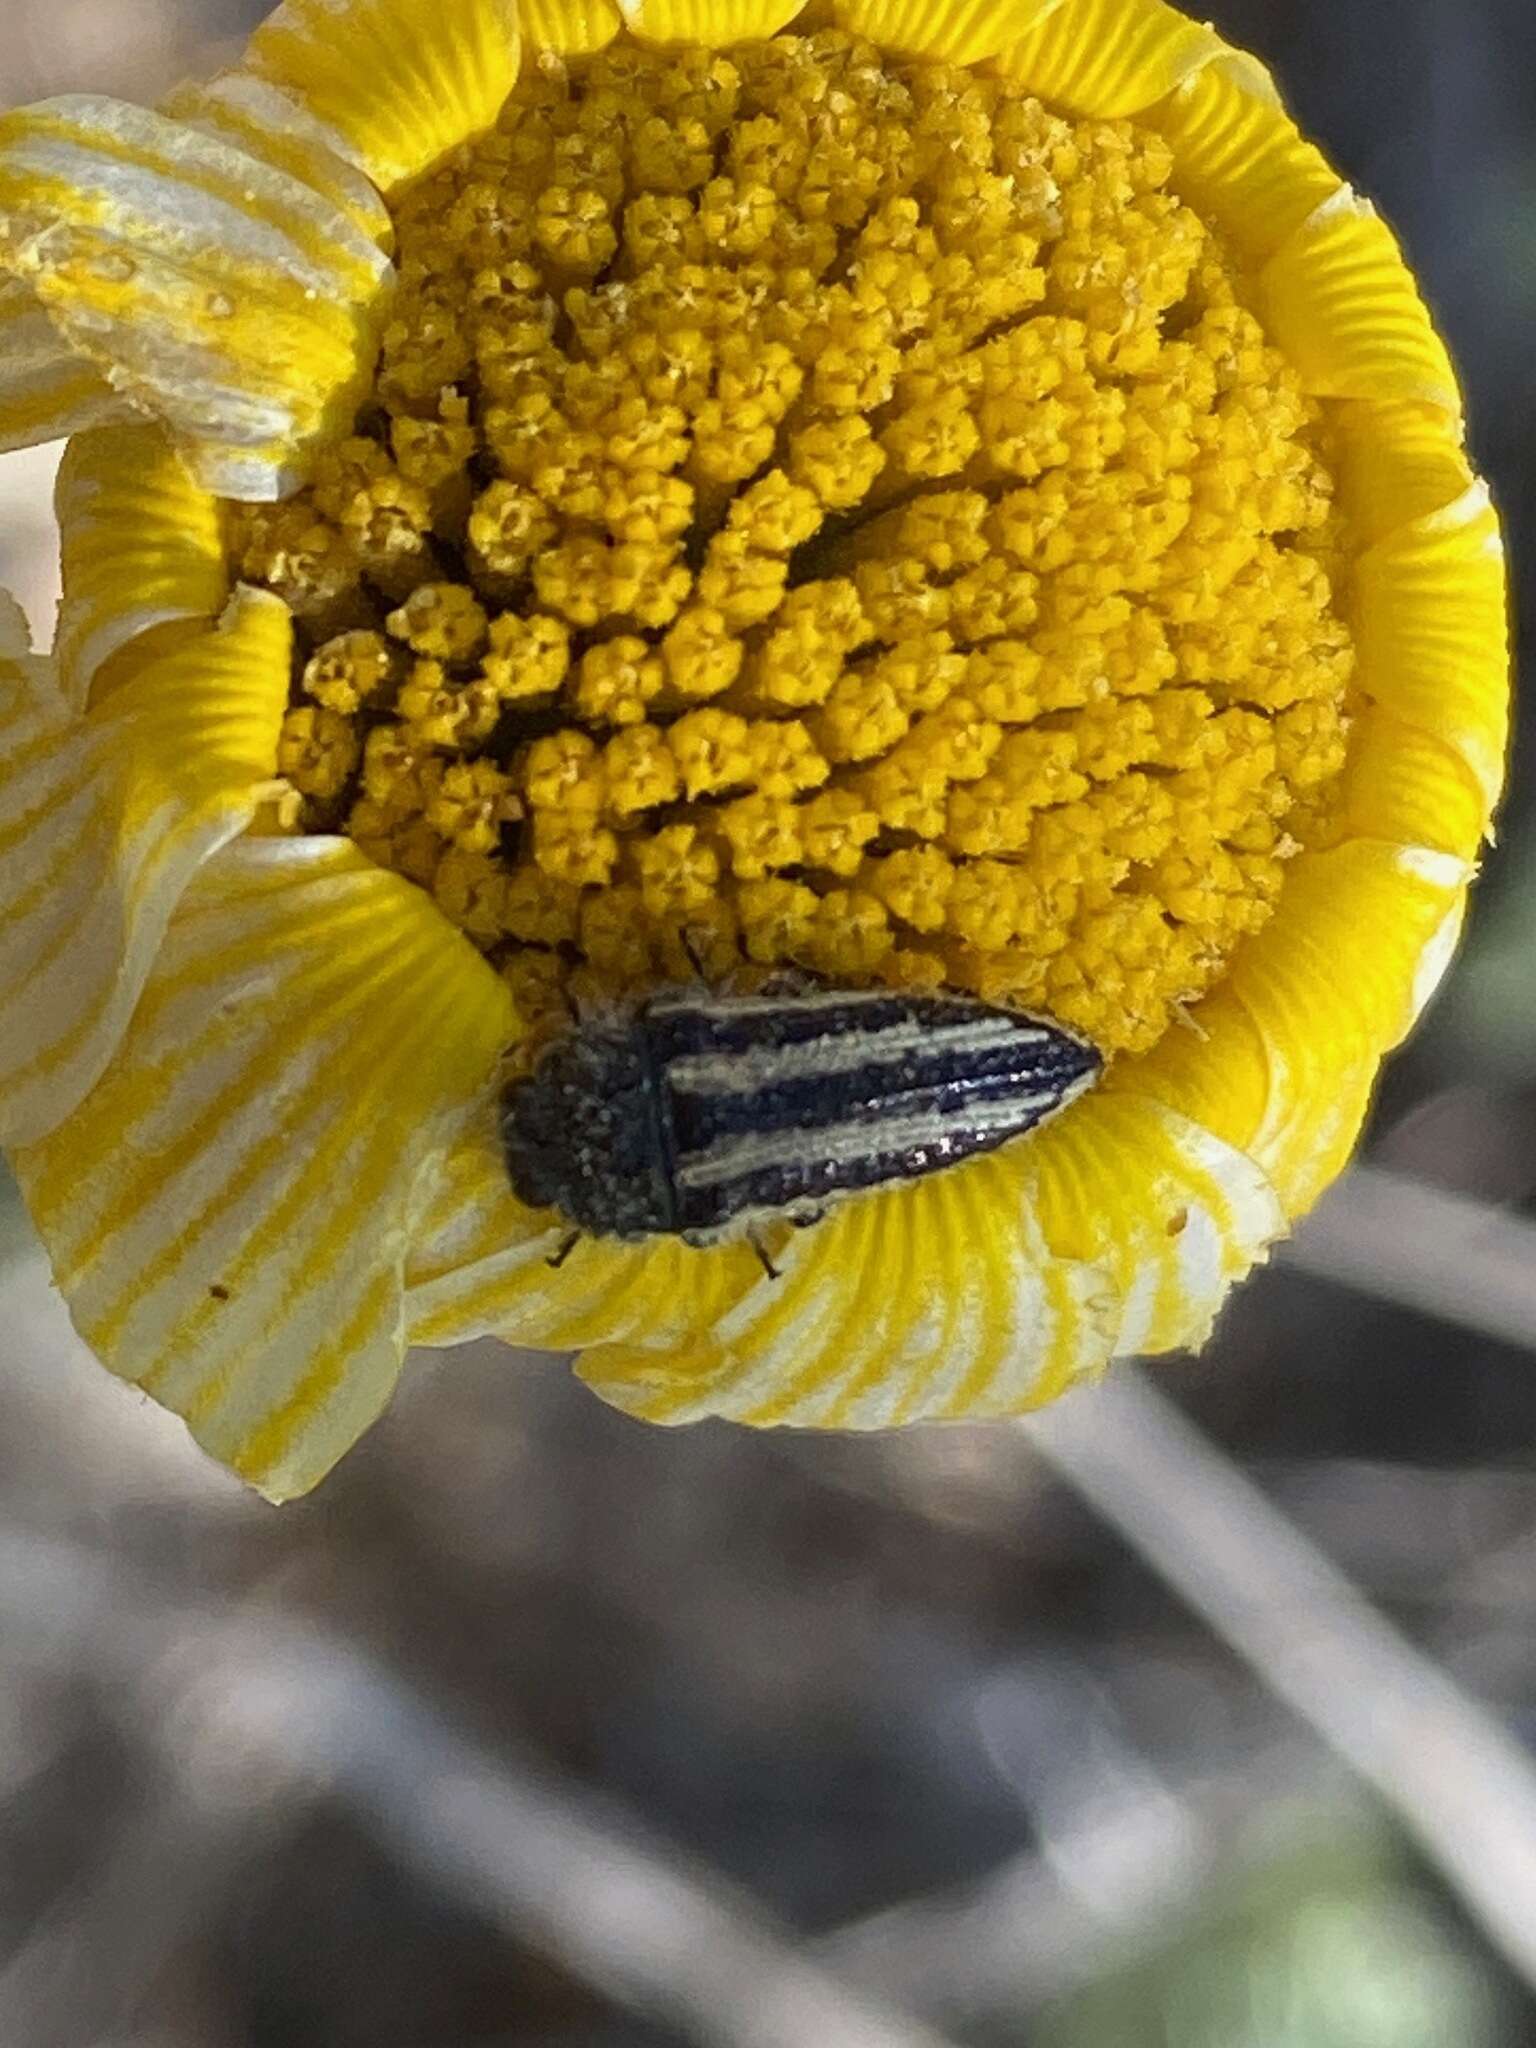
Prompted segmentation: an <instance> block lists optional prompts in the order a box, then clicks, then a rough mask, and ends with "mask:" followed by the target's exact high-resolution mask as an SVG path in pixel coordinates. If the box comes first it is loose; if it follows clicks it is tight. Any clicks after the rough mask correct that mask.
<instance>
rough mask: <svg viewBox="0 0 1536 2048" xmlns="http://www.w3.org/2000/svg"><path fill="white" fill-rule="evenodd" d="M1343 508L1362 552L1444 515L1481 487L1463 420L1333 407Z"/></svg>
mask: <svg viewBox="0 0 1536 2048" xmlns="http://www.w3.org/2000/svg"><path fill="white" fill-rule="evenodd" d="M1328 424H1329V426H1330V428H1331V429H1332V432H1333V444H1334V449H1335V473H1336V475H1337V478H1338V486H1339V509H1340V511H1341V512H1342V513H1343V515H1344V517H1345V519H1346V520H1347V522H1348V527H1349V532H1350V534H1351V536H1352V537H1353V538H1354V539H1355V540H1356V542H1357V544H1358V545H1359V546H1360V547H1362V548H1367V547H1370V546H1371V545H1372V544H1373V543H1374V542H1376V541H1379V540H1385V539H1386V537H1387V536H1388V535H1389V534H1392V533H1396V532H1397V531H1398V530H1399V529H1400V528H1401V527H1404V526H1411V525H1413V524H1414V523H1415V521H1417V520H1420V519H1427V518H1428V517H1429V516H1430V514H1431V513H1434V512H1444V511H1445V510H1446V508H1447V507H1448V506H1451V505H1454V504H1456V503H1457V501H1458V500H1460V499H1465V497H1466V494H1467V493H1468V491H1470V490H1471V489H1472V487H1473V485H1474V484H1475V483H1476V482H1477V478H1476V476H1475V475H1474V473H1473V470H1472V465H1471V463H1470V462H1469V461H1468V460H1467V453H1466V448H1465V446H1464V444H1463V433H1462V425H1461V422H1460V421H1459V420H1457V419H1453V418H1448V417H1447V415H1446V414H1445V413H1444V412H1443V411H1442V410H1441V408H1440V407H1439V406H1437V405H1414V404H1406V405H1379V404H1372V403H1370V402H1368V401H1365V402H1363V401H1354V402H1350V401H1343V402H1341V403H1339V404H1337V405H1334V406H1330V408H1329V411H1328Z"/></svg>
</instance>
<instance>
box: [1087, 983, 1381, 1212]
mask: <svg viewBox="0 0 1536 2048" xmlns="http://www.w3.org/2000/svg"><path fill="white" fill-rule="evenodd" d="M1199 1027H1200V1028H1199V1033H1198V1035H1197V1034H1196V1033H1195V1032H1193V1031H1171V1032H1169V1033H1168V1035H1167V1037H1166V1038H1165V1039H1164V1040H1163V1041H1162V1043H1161V1044H1160V1045H1159V1046H1158V1047H1157V1048H1156V1050H1155V1051H1153V1052H1152V1053H1151V1054H1149V1055H1148V1056H1147V1057H1146V1058H1145V1059H1141V1060H1137V1061H1135V1062H1127V1063H1126V1064H1125V1065H1124V1067H1122V1068H1117V1069H1114V1070H1112V1071H1111V1073H1110V1075H1109V1077H1108V1079H1107V1080H1106V1082H1105V1087H1106V1089H1107V1090H1110V1091H1113V1090H1116V1089H1119V1090H1123V1091H1125V1092H1128V1093H1131V1094H1135V1095H1139V1096H1150V1097H1152V1098H1153V1099H1155V1100H1156V1101H1159V1102H1163V1103H1166V1104H1167V1105H1168V1106H1169V1107H1170V1108H1171V1109H1174V1110H1177V1111H1178V1112H1179V1114H1180V1115H1181V1116H1183V1117H1185V1118H1187V1119H1188V1120H1189V1121H1190V1122H1191V1123H1193V1124H1195V1125H1198V1126H1199V1127H1201V1128H1202V1129H1205V1130H1208V1131H1210V1132H1212V1133H1213V1134H1214V1135H1215V1136H1216V1137H1218V1138H1220V1139H1221V1140H1222V1141H1223V1142H1224V1143H1225V1144H1227V1145H1230V1146H1232V1147H1234V1148H1235V1149H1236V1150H1238V1151H1240V1152H1243V1153H1244V1154H1245V1155H1247V1156H1250V1157H1253V1156H1254V1155H1255V1153H1257V1152H1258V1151H1259V1148H1260V1145H1261V1143H1262V1154H1261V1156H1260V1157H1259V1158H1257V1159H1256V1163H1257V1164H1260V1165H1262V1168H1263V1171H1264V1175H1265V1178H1266V1179H1267V1180H1268V1181H1269V1183H1270V1185H1271V1186H1272V1187H1273V1189H1274V1191H1275V1194H1276V1196H1277V1197H1278V1199H1279V1202H1280V1204H1281V1207H1282V1209H1283V1210H1284V1212H1285V1215H1286V1216H1287V1217H1288V1218H1289V1219H1290V1220H1292V1221H1294V1220H1295V1219H1296V1218H1297V1217H1299V1216H1302V1215H1304V1214H1305V1213H1306V1211H1307V1210H1308V1209H1310V1208H1311V1206H1312V1204H1313V1203H1314V1202H1315V1201H1316V1200H1317V1198H1318V1196H1319V1195H1320V1194H1321V1193H1322V1191H1323V1189H1324V1188H1325V1187H1327V1186H1328V1184H1329V1182H1330V1181H1332V1180H1333V1179H1334V1178H1335V1177H1336V1175H1337V1174H1339V1173H1340V1172H1341V1171H1342V1169H1343V1168H1344V1166H1345V1164H1346V1163H1347V1161H1348V1159H1349V1155H1350V1153H1351V1152H1352V1151H1353V1150H1354V1147H1355V1144H1356V1141H1357V1140H1358V1138H1359V1135H1360V1127H1361V1125H1362V1123H1363V1122H1364V1120H1365V1113H1366V1110H1367V1109H1368V1107H1369V1106H1370V1099H1371V1090H1372V1088H1373V1086H1374V1083H1375V1080H1376V1075H1377V1072H1378V1070H1379V1068H1380V1064H1381V1062H1380V1059H1379V1058H1378V1056H1377V1055H1376V1054H1375V1052H1370V1053H1367V1054H1363V1055H1360V1056H1357V1057H1352V1058H1349V1059H1347V1060H1346V1061H1344V1062H1343V1063H1341V1064H1340V1065H1338V1066H1337V1067H1336V1068H1335V1069H1334V1070H1333V1071H1332V1072H1330V1074H1329V1077H1328V1083H1327V1086H1326V1087H1325V1088H1321V1089H1319V1090H1318V1092H1317V1094H1316V1095H1315V1096H1314V1097H1313V1099H1312V1100H1311V1102H1310V1103H1309V1104H1308V1105H1306V1107H1305V1110H1304V1111H1303V1112H1301V1113H1292V1114H1286V1113H1285V1112H1284V1110H1283V1108H1282V1106H1281V1102H1280V1096H1281V1094H1282V1093H1283V1091H1284V1089H1285V1087H1286V1085H1287V1078H1286V1073H1285V1070H1284V1069H1281V1070H1279V1071H1278V1072H1272V1071H1271V1067H1270V1059H1269V1052H1268V1047H1267V1045H1266V1042H1265V1038H1264V1035H1263V1033H1262V1032H1261V1031H1260V1029H1259V1026H1258V1025H1257V1024H1256V1023H1255V1022H1254V1019H1253V1017H1252V1016H1251V1015H1250V1014H1249V1012H1248V1011H1247V1010H1246V1009H1245V1008H1244V1007H1243V1005H1242V1003H1241V1002H1239V1001H1238V1000H1237V999H1236V997H1234V996H1233V995H1232V994H1230V992H1228V991H1227V990H1225V989H1218V990H1217V991H1216V993H1215V994H1214V995H1212V996H1208V997H1207V998H1206V1000H1205V1001H1204V1002H1203V1003H1202V1004H1201V1005H1200V1010H1199ZM1272 1104H1273V1114H1271V1108H1272Z"/></svg>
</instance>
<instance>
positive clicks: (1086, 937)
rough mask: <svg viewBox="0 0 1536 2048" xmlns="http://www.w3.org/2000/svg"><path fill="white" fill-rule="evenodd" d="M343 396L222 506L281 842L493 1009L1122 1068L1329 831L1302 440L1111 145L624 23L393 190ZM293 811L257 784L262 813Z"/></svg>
mask: <svg viewBox="0 0 1536 2048" xmlns="http://www.w3.org/2000/svg"><path fill="white" fill-rule="evenodd" d="M390 208H391V212H392V215H393V221H394V227H395V233H396V240H397V248H398V268H399V274H400V288H399V292H398V294H397V297H396V300H395V303H394V305H393V307H392V309H391V314H390V320H389V324H388V327H387V329H386V331H385V333H384V336H383V344H382V354H381V358H380V363H379V369H378V375H377V382H376V387H375V391H374V394H373V397H372V400H371V402H370V403H369V404H368V405H367V406H366V407H365V408H364V410H363V412H362V413H361V415H360V417H359V424H358V427H357V430H356V431H355V432H354V434H353V435H352V437H351V438H350V439H348V440H345V441H343V442H341V443H340V444H338V445H337V446H335V447H333V448H332V449H331V450H330V451H329V452H328V453H327V454H325V455H324V456H323V457H322V458H321V460H320V462H319V464H318V467H317V470H316V473H315V476H314V479H313V482H312V483H311V484H310V485H309V487H308V488H307V489H306V490H305V491H304V492H303V493H302V494H301V495H300V496H299V497H298V498H296V499H293V500H291V501H290V502H288V503H286V504H281V505H276V506H262V507H244V508H237V509H234V510H233V511H232V514H231V518H230V536H231V538H230V549H231V564H232V568H233V569H234V571H235V573H236V574H237V575H239V576H241V577H244V578H245V579H247V580H249V581H253V582H256V583H258V584H264V585H266V586H267V587H269V588H271V589H273V590H275V591H277V592H278V593H279V594H280V595H282V596H283V597H284V599H285V600H286V601H287V602H288V603H289V605H290V606H291V607H292V609H293V611H294V614H295V618H296V620H297V627H298V642H299V658H298V660H297V661H296V664H295V684H294V691H293V698H292V703H291V708H290V711H289V714H288V718H287V720H286V722H285V725H284V729H283V735H282V742H281V761H280V769H281V773H282V775H283V776H284V777H285V779H286V781H287V783H288V784H289V786H290V792H291V793H290V795H289V796H288V797H286V798H285V799H284V801H285V803H286V804H288V805H289V815H290V817H291V819H292V820H296V821H297V822H299V823H300V824H302V826H303V827H304V828H305V829H310V830H328V831H329V830H342V831H345V832H347V833H349V834H350V835H351V836H352V837H353V838H354V839H355V840H356V841H357V842H358V844H359V845H361V846H362V847H363V848H364V849H365V850H366V851H367V852H368V854H369V855H370V856H371V857H372V858H373V859H375V860H377V861H379V862H381V863H382V864H384V865H385V866H388V867H391V868H394V869H396V870H398V871H399V872H401V873H403V874H405V875H407V876H408V877H410V879H412V880H413V881H416V882H418V883H420V884H421V886H423V887H424V888H427V889H429V890H431V892H432V893H433V896H434V898H435V900H436V902H437V903H438V905H439V907H440V908H441V910H442V911H443V913H444V915H445V916H447V917H448V918H449V919H451V920H452V922H453V923H454V924H455V925H457V926H458V927H459V928H460V929H461V930H462V931H463V932H465V933H466V934H467V935H468V937H469V938H470V939H472V940H473V942H474V943H475V944H476V945H477V946H479V947H480V948H481V949H482V950H483V951H484V952H485V953H486V954H487V955H488V956H489V957H490V958H491V960H492V961H493V962H494V963H495V965H496V966H497V967H498V969H499V970H500V971H501V972H502V973H503V974H504V976H505V977H506V979H507V981H508V983H509V985H510V986H511V988H512V990H513V993H514V996H515V998H516V1001H517V1004H518V1009H519V1013H520V1015H522V1016H523V1017H524V1018H526V1019H527V1020H528V1021H529V1023H530V1025H531V1026H532V1028H533V1029H534V1030H535V1031H537V1030H538V1029H539V1028H540V1027H541V1025H542V1024H544V1023H547V1024H549V1025H550V1026H551V1027H553V1026H554V1025H555V1024H557V1023H558V1022H559V1021H560V1020H562V1019H563V1018H564V1017H565V1016H566V1015H567V1014H568V1008H569V1004H570V1002H571V1001H572V1000H579V999H582V998H585V997H586V996H588V995H602V994H605V993H606V994H607V995H610V996H611V995H613V994H617V993H622V992H625V991H638V990H641V989H644V988H648V987H651V986H655V985H656V984H658V983H660V982H663V981H667V980H676V979H684V978H688V977H690V976H691V975H692V974H693V973H694V972H696V971H697V969H698V968H700V967H702V968H703V970H704V971H705V972H706V973H707V974H708V976H709V977H710V978H711V979H712V980H716V981H719V982H721V983H729V982H730V981H731V979H732V977H733V976H736V975H739V974H740V975H753V974H761V973H763V972H765V971H766V972H771V971H772V970H775V969H780V968H787V967H799V968H803V969H809V970H810V971H812V972H813V973H816V974H820V975H824V976H827V977H829V978H830V979H832V980H835V981H848V982H852V983H868V982H880V983H885V984H887V985H889V986H891V987H894V988H901V989H936V988H940V987H945V986H947V987H950V988H954V989H960V990H967V991H972V992H974V993H976V994H978V995H980V996H981V997H983V998H984V999H985V1000H988V1001H992V1002H998V1003H1006V1004H1013V1005H1017V1006H1019V1007H1022V1008H1024V1009H1027V1010H1035V1011H1039V1012H1042V1013H1044V1014H1046V1015H1049V1016H1051V1017H1053V1018H1055V1019H1057V1020H1058V1021H1060V1022H1061V1023H1063V1024H1065V1025H1069V1026H1071V1027H1073V1028H1075V1029H1077V1030H1080V1031H1082V1032H1084V1033H1086V1034H1087V1035H1088V1036H1089V1037H1091V1038H1092V1039H1093V1040H1094V1041H1095V1043H1096V1044H1097V1045H1098V1046H1099V1047H1100V1048H1101V1049H1102V1050H1103V1051H1104V1052H1105V1053H1106V1054H1107V1055H1113V1054H1116V1053H1135V1052H1141V1051H1144V1050H1146V1049H1147V1048H1149V1047H1150V1046H1152V1045H1153V1044H1154V1043H1155V1042H1156V1041H1157V1040H1158V1039H1159V1038H1160V1037H1161V1036H1162V1034H1163V1033H1164V1031H1165V1030H1166V1029H1167V1028H1168V1026H1169V1024H1170V1022H1171V1020H1173V1019H1174V1018H1175V1017H1176V1016H1177V1015H1179V1014H1180V1013H1181V1012H1182V1009H1183V1007H1184V1006H1185V1005H1187V1004H1189V1003H1191V1002H1194V1001H1195V1000H1197V999H1198V998H1199V997H1200V996H1201V995H1202V994H1203V993H1204V992H1205V991H1206V990H1207V989H1209V988H1211V987H1212V986H1213V985H1214V984H1215V983H1217V982H1218V981H1219V980H1220V979H1221V977H1222V975H1223V973H1224V971H1225V968H1226V965H1227V962H1228V960H1229V958H1230V956H1231V954H1232V951H1233V948H1234V947H1236V946H1237V945H1238V944H1239V943H1240V942H1241V941H1242V940H1243V939H1244V938H1245V937H1246V936H1247V935H1249V934H1250V933H1252V932H1255V931H1257V930H1258V929H1260V928H1261V927H1262V925H1263V924H1264V923H1265V922H1266V920H1267V919H1268V918H1269V916H1270V915H1271V913H1272V911H1273V909H1274V907H1275V904H1276V901H1277V899H1278V897H1279V894H1280V891H1281V887H1282V884H1283V881H1284V876H1285V870H1286V864H1287V863H1288V862H1289V861H1290V860H1291V859H1292V858H1293V857H1294V856H1295V855H1296V854H1297V853H1298V852H1299V851H1300V850H1302V849H1303V848H1304V847H1306V846H1308V845H1312V844H1317V843H1321V842H1323V841H1325V840H1326V839H1327V837H1328V835H1329V834H1330V832H1332V831H1333V829H1334V823H1335V810H1336V807H1337V806H1338V804H1339V803H1340V801H1341V800H1342V799H1341V794H1340V792H1341V788H1342V783H1343V769H1344V762H1345V754H1346V749H1347V747H1348V742H1349V732H1350V724H1351V719H1352V716H1353V715H1354V712H1355V710H1356V703H1355V699H1354V696H1353V694H1352V693H1353V690H1354V666H1355V650H1354V645H1353V641H1352V637H1351V633H1350V630H1349V625H1348V623H1347V620H1348V617H1349V606H1350V601H1351V585H1350V577H1351V573H1352V572H1351V564H1350V558H1349V554H1348V551H1347V549H1346V548H1345V545H1344V542H1343V539H1342V538H1341V521H1340V517H1339V514H1338V512H1337V511H1336V509H1335V503H1334V499H1335V492H1334V481H1333V466H1334V460H1335V450H1334V448H1333V446H1332V439H1331V435H1332V429H1331V427H1330V426H1329V424H1328V423H1327V420H1326V419H1325V409H1324V407H1323V406H1322V404H1320V402H1319V401H1318V400H1317V399H1315V398H1314V397H1311V396H1309V395H1308V394H1307V391H1306V390H1305V389H1304V388H1303V382H1302V379H1301V378H1300V376H1299V375H1298V374H1297V373H1296V371H1294V370H1293V369H1292V368H1291V367H1290V366H1289V365H1288V364H1287V362H1286V360H1285V359H1284V357H1283V356H1282V355H1281V353H1280V352H1279V350H1278V349H1277V348H1276V347H1275V346H1273V345H1272V343H1271V341H1270V339H1269V337H1268V335H1267V334H1266V330H1265V327H1264V324H1263V319H1262V308H1263V305H1264V303H1265V300H1264V295H1263V292H1262V291H1261V289H1260V287H1259V280H1258V279H1257V277H1256V276H1255V275H1252V274H1250V271H1249V269H1248V268H1247V267H1245V261H1244V259H1242V258H1241V257H1240V256H1239V255H1238V254H1237V253H1236V251H1235V250H1234V248H1233V246H1232V245H1230V244H1229V243H1228V242H1227V241H1226V240H1225V239H1224V237H1223V236H1222V234H1221V233H1220V232H1219V231H1218V230H1217V229H1216V228H1215V227H1214V226H1213V225H1212V224H1211V223H1210V222H1209V221H1208V220H1206V219H1205V218H1203V217H1202V215H1201V214H1200V213H1199V212H1198V211H1197V210H1196V208H1195V207H1194V206H1193V205H1192V204H1190V203H1189V201H1188V200H1187V199H1186V198H1185V197H1183V196H1181V191H1180V187H1179V184H1178V178H1177V174H1176V171H1175V151H1174V150H1173V149H1172V148H1170V145H1169V143H1168V142H1167V141H1166V140H1165V139H1164V138H1163V136H1162V135H1160V134H1159V133H1157V132H1155V130H1154V128H1153V127H1151V126H1148V125H1141V124H1138V123H1137V122H1134V121H1129V120H1103V119H1080V118H1075V117H1071V116H1069V115H1067V114H1065V113H1063V112H1061V111H1058V110H1054V109H1052V108H1050V107H1048V106H1046V105H1044V104H1042V103H1041V102H1040V101H1039V100H1037V99H1034V98H1032V97H1030V96H1029V94H1028V93H1027V92H1025V91H1024V90H1023V88H1022V87H1021V86H1019V85H1017V84H1014V83H1010V82H1008V81H1006V80H1003V79H999V78H996V77H990V76H986V75H983V74H981V73H976V72H970V71H967V70H964V69H961V68H957V67H954V66H950V65H947V64H943V63H938V62H932V61H916V60H908V59H905V58H898V57H893V56H890V55H882V54H881V53H880V52H879V51H878V50H877V49H875V48H874V47H873V46H872V45H870V44H867V43H864V42H861V41H858V40H857V39H855V38H853V37H851V36H850V35H848V34H846V33H844V32H842V31H834V30H824V31H818V32H816V33H813V34H810V35H795V34H788V33H786V34H781V35H778V36H775V37H772V38H770V39H768V40H764V41H758V42H747V43H743V44H740V45H739V46H736V47H733V48H731V49H730V50H729V51H725V52H721V51H703V50H695V49H689V48H686V47H675V46H652V45H649V44H644V43H640V42H637V41H633V40H631V39H630V38H628V37H627V36H620V37H619V38H618V39H617V40H614V41H612V42H610V43H609V44H608V45H607V47H606V48H604V49H602V50H600V51H597V52H595V53H591V54H586V55H578V56H571V57H568V58H554V57H549V58H548V59H547V60H545V61H542V62H540V63H539V64H537V65H534V66H531V67H529V68H527V69H526V70H525V74H524V76H523V78H522V79H521V81H520V82H519V84H518V86H517V89H516V91H515V92H514V94H513V95H512V97H511V99H510V101H509V102H508V104H507V106H506V109H505V111H504V113H503V115H502V117H501V120H500V122H499V124H498V125H497V127H496V128H495V129H494V130H493V131H492V132H491V133H489V134H487V135H485V136H483V137H481V138H479V139H478V140H475V141H473V142H470V143H468V144H466V145H464V146H463V147H462V148H461V149H459V150H458V151H456V152H454V153H452V154H450V155H449V156H447V157H445V158H443V159H442V161H441V162H439V163H438V164H437V165H436V166H435V167H433V168H432V169H430V170H429V171H428V172H426V173H425V174H424V175H423V176H422V177H420V178H418V179H417V180H416V181H415V182H414V183H411V184H409V185H406V186H404V187H402V188H400V189H398V190H397V191H395V193H394V194H393V195H392V197H391V200H390ZM295 806H296V809H295V808H294V807H295Z"/></svg>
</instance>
